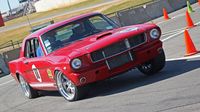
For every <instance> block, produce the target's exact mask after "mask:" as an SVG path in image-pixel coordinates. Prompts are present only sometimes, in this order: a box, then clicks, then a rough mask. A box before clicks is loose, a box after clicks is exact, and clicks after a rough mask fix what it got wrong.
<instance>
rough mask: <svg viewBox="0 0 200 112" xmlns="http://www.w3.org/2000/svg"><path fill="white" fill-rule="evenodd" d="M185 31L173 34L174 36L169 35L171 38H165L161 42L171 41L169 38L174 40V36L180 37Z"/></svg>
mask: <svg viewBox="0 0 200 112" xmlns="http://www.w3.org/2000/svg"><path fill="white" fill-rule="evenodd" d="M184 31H185V30H182V31H180V32H178V33H175V34H174V35H171V36H169V37H167V38H164V39H162V40H161V41H162V42H165V41H167V40H169V39H171V38H174V37H175V36H177V35H180V34H181V33H183V32H184Z"/></svg>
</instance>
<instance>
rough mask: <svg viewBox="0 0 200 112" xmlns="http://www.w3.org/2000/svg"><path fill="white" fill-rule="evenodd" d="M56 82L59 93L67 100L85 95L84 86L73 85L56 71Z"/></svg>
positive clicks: (74, 99)
mask: <svg viewBox="0 0 200 112" xmlns="http://www.w3.org/2000/svg"><path fill="white" fill-rule="evenodd" d="M56 84H57V88H58V91H59V92H60V94H61V95H62V96H63V97H64V98H65V99H66V100H68V101H76V100H79V99H81V98H82V97H83V96H84V95H85V94H84V92H83V91H85V90H84V88H83V87H77V86H75V85H74V83H73V82H72V81H71V80H69V79H68V78H67V77H66V76H65V75H64V74H63V73H62V72H58V73H57V75H56Z"/></svg>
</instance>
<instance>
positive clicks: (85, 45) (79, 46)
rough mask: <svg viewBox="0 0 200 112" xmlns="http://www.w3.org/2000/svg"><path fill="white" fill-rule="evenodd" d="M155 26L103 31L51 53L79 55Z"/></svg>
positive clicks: (144, 25)
mask: <svg viewBox="0 0 200 112" xmlns="http://www.w3.org/2000/svg"><path fill="white" fill-rule="evenodd" d="M153 27H157V26H156V25H154V24H141V25H133V26H127V27H121V28H117V29H113V30H109V31H105V32H101V33H98V34H95V35H92V36H89V37H86V38H84V39H81V40H77V41H74V42H72V43H71V44H69V45H67V46H65V47H63V48H60V49H58V50H56V51H54V52H52V53H51V54H50V55H58V56H68V57H69V58H75V57H79V56H81V55H85V54H88V53H90V52H93V51H96V50H98V49H101V48H104V47H106V46H108V45H110V44H112V43H116V42H118V41H121V40H124V39H125V38H127V37H131V36H134V35H137V34H140V33H142V32H145V31H146V30H148V29H151V28H153Z"/></svg>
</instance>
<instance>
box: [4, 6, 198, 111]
mask: <svg viewBox="0 0 200 112" xmlns="http://www.w3.org/2000/svg"><path fill="white" fill-rule="evenodd" d="M193 7H194V8H195V12H194V13H192V14H191V15H192V18H193V20H194V22H195V23H198V22H199V21H200V13H199V12H200V6H198V5H197V4H195V5H193ZM184 13H185V9H181V10H179V11H176V12H174V13H172V14H170V15H169V16H170V17H173V18H172V19H170V20H168V21H164V22H163V20H162V18H159V19H156V20H154V22H156V23H158V25H159V26H160V27H161V29H162V31H163V36H162V38H161V39H162V41H163V42H164V50H165V52H166V57H167V63H166V67H165V68H164V69H163V70H162V71H161V72H160V73H158V74H156V75H154V76H149V77H147V76H144V75H143V74H142V73H140V72H139V71H137V70H133V71H130V72H127V73H125V74H123V75H120V76H119V77H116V78H114V79H112V80H107V81H103V82H101V83H98V84H96V85H94V87H93V88H92V89H91V90H90V93H89V96H88V97H87V98H86V99H83V100H80V101H76V102H67V101H66V100H64V98H63V97H62V96H60V94H59V93H58V92H44V93H43V94H44V96H41V97H39V98H36V99H32V100H29V99H26V98H25V97H24V96H23V95H22V92H21V89H20V88H19V86H18V85H17V83H16V82H15V81H14V80H13V79H12V77H10V76H6V77H3V78H1V79H0V112H200V76H199V75H200V54H197V55H194V56H192V57H184V54H185V45H184V40H183V39H184V37H183V30H182V29H183V28H184V27H185V26H186V24H185V16H184ZM199 30H200V26H197V27H195V28H192V29H190V30H189V33H190V34H191V37H192V39H193V41H194V43H195V45H196V48H197V49H198V50H200V32H199Z"/></svg>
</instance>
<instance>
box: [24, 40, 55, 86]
mask: <svg viewBox="0 0 200 112" xmlns="http://www.w3.org/2000/svg"><path fill="white" fill-rule="evenodd" d="M39 47H41V45H40V43H39V41H38V39H37V38H33V39H30V40H27V41H26V43H25V53H24V55H25V56H24V57H25V59H24V60H23V63H24V68H26V69H25V73H26V77H27V79H28V81H29V84H30V85H31V86H34V87H37V88H40V87H44V86H46V85H49V84H52V80H53V79H51V78H50V76H49V74H51V71H50V70H48V69H47V66H50V64H49V63H48V62H47V61H46V57H45V56H44V52H43V50H42V49H40V50H42V51H41V52H42V53H43V55H42V56H37V52H38V51H37V50H38V48H39Z"/></svg>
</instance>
